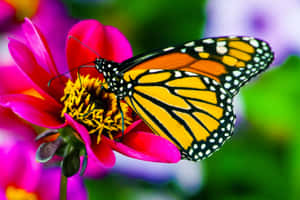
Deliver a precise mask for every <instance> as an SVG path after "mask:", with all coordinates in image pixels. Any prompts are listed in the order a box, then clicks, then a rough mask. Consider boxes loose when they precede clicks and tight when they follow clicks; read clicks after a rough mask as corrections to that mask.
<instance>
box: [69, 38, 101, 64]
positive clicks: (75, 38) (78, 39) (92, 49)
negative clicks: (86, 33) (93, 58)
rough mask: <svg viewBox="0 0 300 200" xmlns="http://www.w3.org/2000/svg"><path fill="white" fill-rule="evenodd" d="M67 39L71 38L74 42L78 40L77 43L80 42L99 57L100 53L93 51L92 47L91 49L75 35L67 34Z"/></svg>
mask: <svg viewBox="0 0 300 200" xmlns="http://www.w3.org/2000/svg"><path fill="white" fill-rule="evenodd" d="M68 39H73V40H75V41H76V42H78V43H79V44H81V45H82V46H84V47H85V48H87V49H88V50H90V51H91V52H93V53H94V54H95V55H97V56H98V57H99V58H101V56H100V54H99V53H98V52H97V51H95V50H94V49H92V48H91V47H89V46H88V45H87V44H85V43H84V42H82V41H80V40H79V39H78V38H76V37H75V36H73V35H69V36H68Z"/></svg>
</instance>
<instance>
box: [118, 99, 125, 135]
mask: <svg viewBox="0 0 300 200" xmlns="http://www.w3.org/2000/svg"><path fill="white" fill-rule="evenodd" d="M117 101H118V109H119V110H120V113H121V118H122V137H123V136H124V114H123V111H122V108H121V103H120V99H117Z"/></svg>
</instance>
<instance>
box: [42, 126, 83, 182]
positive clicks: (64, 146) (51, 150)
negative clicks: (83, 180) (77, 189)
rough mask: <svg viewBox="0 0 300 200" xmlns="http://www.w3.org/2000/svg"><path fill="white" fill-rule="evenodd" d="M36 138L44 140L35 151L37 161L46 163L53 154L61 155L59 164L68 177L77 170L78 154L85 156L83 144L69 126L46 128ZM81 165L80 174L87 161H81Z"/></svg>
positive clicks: (78, 163)
mask: <svg viewBox="0 0 300 200" xmlns="http://www.w3.org/2000/svg"><path fill="white" fill-rule="evenodd" d="M56 134H59V136H58V137H55V135H56ZM53 137H54V138H53ZM36 140H43V141H45V142H42V143H41V144H40V146H39V148H38V150H37V152H36V160H37V161H39V162H41V163H46V162H48V161H50V160H51V159H52V158H53V157H54V155H58V156H60V157H62V161H60V166H61V168H62V172H63V174H64V176H66V177H70V176H73V175H74V174H76V173H77V172H78V171H79V169H80V156H84V157H86V154H87V153H86V150H85V146H84V144H83V143H82V141H80V140H79V138H78V137H76V136H75V135H74V130H73V129H72V128H71V127H69V126H67V127H64V128H61V129H58V130H47V131H45V132H44V133H42V134H40V135H39V136H38V137H37V138H36ZM85 160H86V159H84V160H83V161H85ZM82 165H83V166H82V168H81V174H83V173H84V170H85V168H86V165H87V161H85V162H83V163H82Z"/></svg>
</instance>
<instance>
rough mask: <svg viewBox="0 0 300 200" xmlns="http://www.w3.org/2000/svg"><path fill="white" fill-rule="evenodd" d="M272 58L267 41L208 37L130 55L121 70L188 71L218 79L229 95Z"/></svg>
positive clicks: (261, 69)
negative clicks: (138, 54)
mask: <svg viewBox="0 0 300 200" xmlns="http://www.w3.org/2000/svg"><path fill="white" fill-rule="evenodd" d="M272 61H273V53H272V51H271V48H270V47H269V45H268V44H267V43H266V42H264V41H261V40H259V39H255V38H251V37H223V38H207V39H202V40H196V41H190V42H187V43H185V44H183V45H178V46H174V47H168V48H164V49H161V50H157V51H154V52H151V53H149V54H145V55H143V56H138V57H135V58H132V59H129V60H127V61H125V62H124V63H122V66H123V72H125V71H129V70H137V69H165V70H181V71H189V72H193V73H197V74H202V75H204V76H207V77H210V78H212V79H214V80H216V81H217V82H219V83H220V84H221V85H222V86H223V87H224V88H225V89H226V91H228V93H229V94H231V95H232V96H233V95H235V94H237V92H238V91H239V88H240V87H241V86H243V85H244V84H245V83H246V82H248V81H249V80H250V79H251V78H252V77H255V76H256V75H257V74H259V73H260V72H262V71H264V70H265V69H266V68H267V67H268V66H269V65H270V63H271V62H272Z"/></svg>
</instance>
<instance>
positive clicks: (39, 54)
mask: <svg viewBox="0 0 300 200" xmlns="http://www.w3.org/2000/svg"><path fill="white" fill-rule="evenodd" d="M23 32H24V34H25V37H26V39H27V42H28V44H29V47H30V49H31V51H32V52H33V54H34V55H35V58H36V60H37V62H38V63H39V65H40V66H42V67H43V68H44V69H45V70H46V71H47V72H48V73H50V74H51V76H53V77H54V76H57V75H58V74H59V73H58V71H57V69H56V67H55V63H54V60H53V58H52V55H51V52H50V50H49V47H48V44H47V42H46V39H45V37H44V35H43V34H42V33H41V32H40V30H39V29H38V28H37V27H36V26H35V25H34V24H33V23H32V22H31V20H30V19H28V18H25V22H24V23H23Z"/></svg>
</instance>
